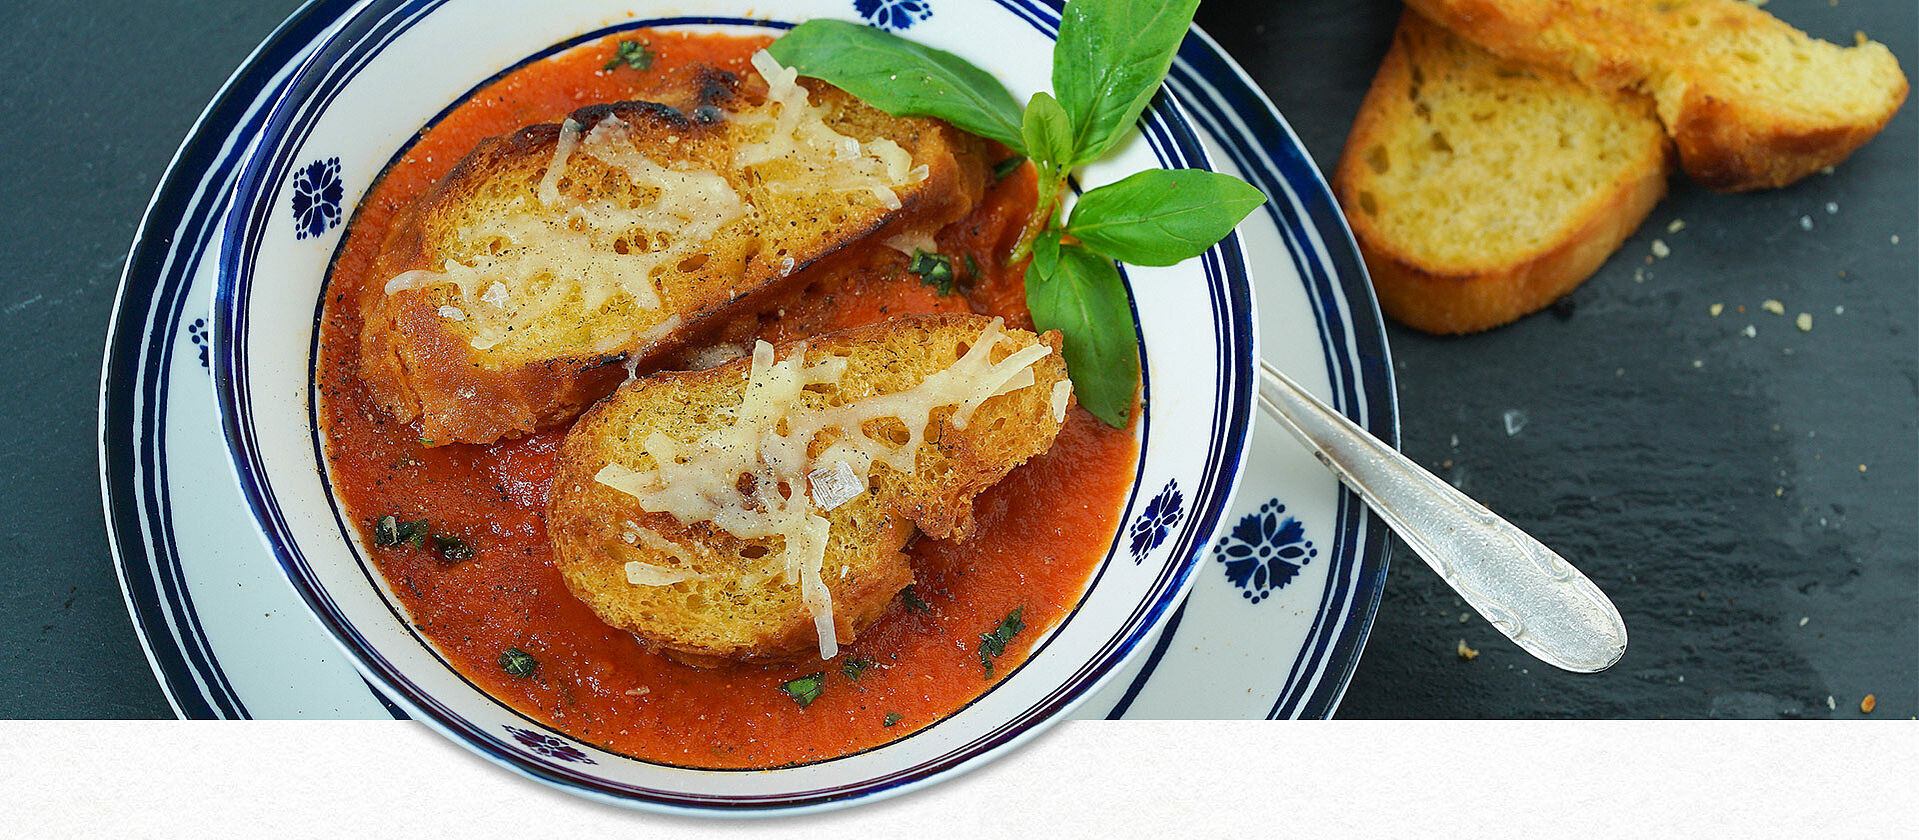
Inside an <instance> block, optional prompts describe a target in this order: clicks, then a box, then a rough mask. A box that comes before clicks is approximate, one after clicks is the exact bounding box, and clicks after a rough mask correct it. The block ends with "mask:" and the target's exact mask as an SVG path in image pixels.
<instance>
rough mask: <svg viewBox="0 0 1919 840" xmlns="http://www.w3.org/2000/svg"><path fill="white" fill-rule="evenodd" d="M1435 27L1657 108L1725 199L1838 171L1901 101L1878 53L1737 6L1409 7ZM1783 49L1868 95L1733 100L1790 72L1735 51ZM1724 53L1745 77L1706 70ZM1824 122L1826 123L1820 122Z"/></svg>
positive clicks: (1554, 0)
mask: <svg viewBox="0 0 1919 840" xmlns="http://www.w3.org/2000/svg"><path fill="white" fill-rule="evenodd" d="M1407 5H1408V6H1409V7H1411V8H1413V9H1415V10H1417V11H1418V12H1419V13H1421V14H1423V15H1425V16H1426V17H1427V18H1429V19H1431V20H1432V21H1434V22H1436V23H1438V24H1440V25H1442V26H1444V27H1446V28H1448V29H1450V30H1452V31H1454V32H1456V33H1458V34H1459V35H1461V36H1462V37H1465V38H1467V39H1468V40H1471V41H1473V42H1475V43H1477V44H1479V45H1480V46H1482V47H1484V48H1486V49H1488V50H1491V51H1492V52H1494V53H1497V54H1499V55H1502V56H1506V57H1508V58H1513V59H1518V60H1521V61H1525V62H1528V63H1531V64H1536V65H1539V66H1542V67H1552V68H1555V69H1558V70H1561V71H1562V72H1567V73H1571V74H1572V75H1574V76H1575V77H1577V78H1578V79H1579V80H1580V81H1582V82H1585V83H1586V84H1589V85H1592V86H1594V87H1596V88H1600V89H1606V90H1638V91H1643V92H1646V93H1649V94H1651V95H1653V96H1654V97H1655V98H1656V99H1657V100H1658V105H1659V115H1660V119H1661V120H1662V121H1663V122H1664V123H1665V126H1666V131H1667V133H1668V134H1669V135H1670V136H1671V137H1672V138H1673V140H1674V142H1675V144H1676V145H1677V147H1678V150H1679V159H1680V162H1681V165H1682V166H1683V167H1684V168H1685V170H1686V174H1688V175H1690V176H1691V177H1692V178H1693V179H1694V180H1695V181H1698V182H1699V183H1700V184H1701V185H1702V186H1705V187H1707V188H1709V189H1713V190H1719V191H1722V192H1742V191H1747V190H1756V189H1765V188H1771V187H1780V186H1784V185H1786V184H1790V183H1792V182H1794V181H1797V180H1799V179H1800V178H1804V177H1805V176H1807V175H1810V174H1812V173H1814V172H1818V171H1820V170H1822V169H1824V168H1826V167H1829V166H1833V165H1836V164H1838V163H1839V162H1841V161H1843V160H1845V159H1846V158H1847V157H1848V156H1850V155H1851V154H1852V152H1853V151H1854V150H1856V149H1858V148H1859V147H1860V146H1862V145H1864V144H1865V143H1866V142H1867V141H1868V140H1871V139H1872V138H1873V137H1874V136H1876V135H1877V134H1878V133H1879V131H1880V130H1881V129H1883V128H1885V126H1886V123H1887V121H1889V120H1890V119H1891V118H1892V115H1893V114H1894V113H1895V112H1897V111H1898V109H1899V107H1900V106H1901V105H1902V104H1903V103H1904V102H1905V99H1906V95H1907V93H1908V91H1909V89H1910V85H1909V84H1908V82H1907V80H1906V77H1905V75H1904V73H1903V72H1901V71H1900V69H1899V63H1898V61H1897V60H1896V59H1895V58H1893V56H1892V54H1891V53H1890V52H1888V51H1887V50H1886V48H1885V47H1884V46H1883V45H1880V44H1877V43H1871V42H1866V43H1862V44H1860V45H1858V46H1856V47H1851V48H1839V47H1834V46H1833V45H1831V44H1827V43H1825V42H1822V41H1817V40H1815V39H1812V38H1810V37H1809V36H1807V35H1806V34H1805V33H1804V32H1801V31H1799V30H1797V29H1795V28H1793V27H1791V26H1790V25H1787V24H1786V23H1784V22H1782V21H1780V20H1779V19H1777V18H1775V17H1773V16H1772V15H1770V14H1768V13H1767V12H1765V11H1763V10H1761V9H1758V8H1755V7H1754V6H1753V5H1751V4H1749V3H1742V2H1738V0H1683V2H1681V1H1679V0H1407ZM1755 38H1758V39H1772V40H1774V41H1776V42H1779V43H1789V44H1792V45H1793V49H1796V50H1810V51H1812V52H1813V53H1815V54H1819V55H1824V56H1826V57H1836V56H1840V55H1843V56H1844V57H1843V58H1836V59H1835V60H1837V61H1840V62H1842V63H1843V65H1844V66H1843V67H1841V68H1836V69H1838V70H1839V71H1841V72H1839V73H1836V74H1834V75H1843V76H1844V79H1843V83H1844V84H1846V85H1849V86H1858V87H1860V88H1862V89H1871V90H1873V91H1875V92H1876V95H1866V96H1863V97H1862V98H1861V100H1860V102H1859V103H1858V106H1857V107H1851V108H1846V109H1842V110H1843V111H1844V113H1830V112H1829V111H1830V109H1824V108H1821V107H1820V105H1821V104H1822V103H1821V99H1822V98H1823V97H1824V96H1826V95H1827V93H1828V88H1827V86H1826V85H1827V84H1840V83H1841V81H1842V80H1840V79H1836V78H1831V77H1824V76H1822V77H1821V79H1820V82H1819V83H1818V84H1800V85H1797V86H1793V85H1792V84H1790V83H1788V85H1787V86H1788V87H1790V88H1791V89H1790V90H1789V91H1787V92H1786V93H1783V94H1781V95H1779V96H1777V97H1773V98H1768V97H1764V96H1759V95H1756V94H1751V93H1744V92H1742V90H1741V88H1742V82H1741V80H1739V79H1736V78H1734V76H1735V75H1736V74H1737V73H1740V72H1746V73H1751V74H1754V75H1765V74H1770V75H1772V76H1774V77H1775V79H1779V78H1784V77H1785V76H1786V75H1787V74H1788V73H1789V72H1790V70H1791V68H1788V67H1785V66H1783V63H1782V62H1780V61H1778V60H1776V59H1774V58H1773V57H1772V56H1771V55H1769V54H1762V53H1760V52H1758V51H1756V50H1741V49H1739V48H1738V45H1739V44H1744V43H1748V42H1750V40H1751V39H1755ZM1728 50H1730V51H1732V52H1734V53H1739V54H1743V55H1747V56H1748V57H1750V58H1751V60H1752V62H1753V63H1752V66H1751V67H1750V68H1749V69H1746V68H1743V67H1733V68H1730V69H1729V68H1728V67H1726V66H1725V65H1723V64H1714V63H1713V62H1712V61H1711V60H1709V56H1711V55H1713V54H1715V53H1722V52H1726V51H1728ZM1821 111H1827V113H1818V112H1821Z"/></svg>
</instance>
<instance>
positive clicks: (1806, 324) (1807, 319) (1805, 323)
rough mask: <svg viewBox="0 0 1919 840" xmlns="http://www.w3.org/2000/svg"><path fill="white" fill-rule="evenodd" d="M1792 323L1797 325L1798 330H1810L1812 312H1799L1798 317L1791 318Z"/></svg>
mask: <svg viewBox="0 0 1919 840" xmlns="http://www.w3.org/2000/svg"><path fill="white" fill-rule="evenodd" d="M1793 324H1795V325H1797V326H1798V327H1799V331H1800V332H1812V313H1810V312H1801V313H1799V317H1798V318H1795V319H1793Z"/></svg>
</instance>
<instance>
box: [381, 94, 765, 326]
mask: <svg viewBox="0 0 1919 840" xmlns="http://www.w3.org/2000/svg"><path fill="white" fill-rule="evenodd" d="M574 155H584V156H588V157H593V158H597V159H598V160H600V161H602V162H604V163H606V164H607V165H608V166H611V167H613V168H615V169H618V170H620V171H622V172H624V173H625V174H626V177H627V180H628V181H629V183H630V184H631V186H632V187H633V188H634V192H635V193H636V194H639V195H642V196H651V197H652V198H651V200H650V201H643V202H640V203H639V204H638V205H637V206H634V207H628V206H627V204H628V200H627V197H625V196H621V197H613V198H598V199H593V200H586V201H568V200H567V199H566V198H564V197H563V196H562V195H561V194H560V187H559V185H560V181H561V180H562V179H563V177H564V175H565V172H566V166H567V162H568V161H569V160H570V159H571V158H572V157H573V156H574ZM535 194H536V198H537V206H533V207H522V208H520V212H513V213H502V214H492V215H487V216H485V217H483V218H482V219H481V220H480V221H479V222H477V223H475V224H472V225H470V226H467V227H463V228H461V229H460V230H459V231H458V236H459V239H460V240H461V241H463V242H469V243H493V245H492V246H491V247H486V248H481V249H479V253H477V254H476V255H474V256H473V257H472V258H471V261H470V264H469V263H462V262H460V261H459V260H454V259H448V260H446V261H445V262H444V263H443V265H442V266H441V267H440V270H438V271H433V270H415V271H408V272H405V273H402V274H400V275H399V276H396V277H394V278H393V279H391V280H389V281H387V284H386V292H387V294H392V293H394V292H397V291H400V290H402V289H413V288H422V287H427V286H435V285H440V284H446V283H451V284H452V285H454V286H455V287H457V289H458V292H459V295H460V297H461V298H462V299H463V301H464V303H465V306H464V308H463V311H464V312H465V314H467V315H470V316H473V321H474V322H473V324H472V327H473V329H472V338H471V339H470V343H471V344H472V346H473V347H474V348H475V349H478V350H485V349H488V348H491V347H493V346H495V345H498V344H499V343H500V342H502V341H504V340H506V338H507V337H508V336H509V334H511V333H512V332H513V331H514V330H515V329H525V328H526V327H527V326H528V325H530V324H534V323H537V322H540V321H542V320H543V319H546V318H547V317H548V316H551V315H553V314H554V313H555V312H556V311H561V310H566V311H578V312H592V311H596V310H598V309H600V308H601V307H603V306H606V305H607V304H608V302H610V301H615V300H616V299H625V300H628V301H630V302H631V305H632V306H634V307H637V308H639V309H642V310H647V311H653V310H657V309H659V308H660V295H659V284H660V282H661V281H662V280H663V279H665V278H667V277H668V276H669V274H670V273H671V272H672V271H673V270H675V266H677V265H678V264H679V263H680V262H681V261H683V260H685V259H687V258H689V257H693V256H696V255H699V254H702V253H703V249H704V246H705V245H706V243H707V242H708V241H709V240H711V239H712V238H713V236H714V235H715V234H717V233H719V232H720V231H721V230H722V229H723V228H725V227H726V226H728V225H730V224H733V223H734V222H736V221H738V220H740V219H742V218H745V217H746V216H747V215H748V214H749V212H750V208H749V207H748V205H747V204H746V202H745V201H744V200H742V199H741V198H740V195H739V193H738V192H736V191H735V190H734V189H733V187H732V186H731V185H730V184H728V183H727V181H726V179H725V178H723V177H721V176H720V175H719V174H718V173H714V172H698V171H682V170H677V169H671V168H668V167H666V166H663V165H661V164H660V163H659V162H657V161H655V160H653V159H652V158H650V157H648V156H647V155H646V154H645V153H644V152H641V151H640V149H639V147H638V146H637V145H635V144H634V142H633V129H632V127H631V126H629V125H627V124H626V123H625V122H624V121H622V120H621V119H620V118H619V117H617V116H613V115H608V116H607V117H606V119H604V120H601V121H600V122H599V123H597V124H595V125H594V126H593V127H592V128H591V129H590V130H584V132H583V130H582V126H581V125H580V124H579V123H577V122H575V121H573V120H570V119H569V120H567V121H566V122H565V123H563V124H561V126H560V137H559V141H558V142H557V143H556V144H555V148H554V151H553V158H552V160H551V161H550V162H549V163H548V164H547V167H546V171H545V173H544V174H543V175H542V176H541V178H540V182H539V185H538V188H537V189H536V191H535ZM556 211H557V212H556ZM634 237H641V238H643V239H644V241H646V242H647V243H648V245H649V246H652V247H649V248H647V249H638V248H616V247H615V245H616V243H617V242H618V241H619V240H622V239H632V238H634ZM509 287H510V288H511V289H514V290H518V294H517V295H515V294H513V293H511V292H510V291H509ZM482 290H484V291H482ZM636 337H639V335H637V334H635V335H623V336H608V337H606V338H604V339H602V341H600V342H599V344H601V345H602V347H600V348H596V349H606V348H607V347H617V346H619V345H622V344H624V343H625V342H627V341H630V340H632V339H634V338H636Z"/></svg>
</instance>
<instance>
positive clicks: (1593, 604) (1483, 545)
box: [1259, 360, 1626, 674]
mask: <svg viewBox="0 0 1919 840" xmlns="http://www.w3.org/2000/svg"><path fill="white" fill-rule="evenodd" d="M1259 365H1260V382H1259V402H1260V405H1261V407H1263V408H1264V409H1266V413H1268V414H1271V415H1272V416H1273V418H1274V419H1276V420H1278V421H1279V422H1280V425H1282V426H1285V427H1286V428H1287V430H1289V431H1291V432H1292V433H1293V436H1294V437H1297V438H1299V441H1300V443H1302V444H1305V446H1306V448H1307V449H1308V450H1311V451H1312V453H1313V455H1314V456H1316V457H1318V458H1319V461H1320V463H1322V464H1325V465H1326V468H1327V469H1329V470H1332V472H1333V474H1334V475H1336V476H1338V477H1339V480H1340V481H1341V482H1342V483H1344V484H1345V485H1346V486H1347V487H1349V488H1351V489H1352V491H1353V492H1354V493H1357V494H1359V497H1360V498H1361V499H1363V500H1365V502H1366V505H1367V506H1368V507H1370V508H1372V509H1373V512H1374V513H1377V514H1379V516H1380V518H1382V519H1384V520H1386V524H1387V525H1389V526H1391V527H1392V529H1393V532H1394V533H1396V534H1398V535H1399V537H1400V539H1402V540H1405V541H1406V544H1407V545H1409V546H1411V547H1412V549H1413V551H1414V553H1416V554H1418V555H1419V557H1420V559H1422V560H1425V561H1426V565H1428V566H1431V567H1432V568H1433V571H1435V572H1438V573H1439V576H1440V578H1442V579H1444V580H1445V581H1446V583H1447V584H1448V585H1450V586H1451V587H1452V588H1453V589H1454V590H1456V591H1457V592H1458V593H1459V594H1460V597H1462V598H1464V599H1466V602H1467V603H1469V604H1471V605H1472V607H1473V609H1475V610H1478V611H1479V614H1480V615H1483V616H1485V617H1486V620H1487V621H1490V622H1492V625H1493V627H1495V628H1497V629H1498V630H1499V632H1501V633H1504V634H1506V637H1507V638H1509V639H1512V640H1513V642H1515V643H1516V644H1518V645H1519V646H1520V647H1521V648H1523V649H1524V650H1525V651H1526V652H1527V653H1530V654H1532V655H1533V656H1536V657H1539V659H1540V660H1541V661H1544V662H1547V663H1549V664H1552V665H1555V666H1557V667H1560V668H1564V669H1566V670H1568V671H1574V672H1578V673H1582V674H1589V673H1593V672H1595V671H1603V670H1605V669H1607V668H1609V667H1611V666H1612V664H1613V663H1615V662H1618V661H1619V657H1620V656H1622V655H1624V654H1625V652H1626V623H1625V622H1624V621H1623V620H1622V619H1620V617H1619V610H1618V609H1617V608H1615V607H1614V606H1613V604H1612V601H1611V600H1609V599H1607V597H1606V594H1605V593H1604V592H1601V591H1599V587H1597V586H1595V585H1593V582H1592V581H1591V580H1589V579H1587V577H1586V576H1585V575H1584V574H1581V573H1580V571H1579V570H1578V569H1575V568H1573V567H1572V564H1570V563H1567V562H1566V560H1565V559H1564V558H1562V557H1560V556H1559V555H1558V554H1556V553H1554V552H1553V550H1552V549H1550V548H1547V547H1546V546H1545V545H1543V544H1541V543H1540V542H1539V541H1538V540H1536V539H1533V538H1532V537H1531V536H1529V535H1528V534H1526V532H1524V531H1521V530H1519V529H1518V528H1516V527H1514V526H1513V524H1512V523H1510V522H1507V521H1506V520H1504V519H1501V518H1499V517H1498V516H1496V515H1494V514H1493V512H1492V511H1490V510H1487V509H1486V507H1485V506H1484V505H1482V504H1480V503H1478V502H1476V501H1473V500H1472V499H1471V498H1470V497H1468V496H1467V495H1466V494H1464V493H1461V492H1459V490H1458V489H1456V488H1454V487H1453V486H1452V485H1451V484H1447V483H1446V482H1445V481H1443V480H1441V479H1440V478H1439V477H1438V476H1435V475H1433V474H1432V473H1430V472H1427V471H1426V470H1425V469H1424V468H1422V467H1420V466H1419V465H1418V464H1416V463H1413V461H1412V460H1411V459H1409V458H1407V457H1406V456H1404V455H1401V454H1399V453H1398V452H1396V451H1394V450H1393V448H1392V447H1390V446H1387V445H1386V444H1385V443H1384V442H1382V441H1380V439H1379V438H1376V437H1373V436H1372V434H1371V433H1369V432H1367V431H1366V430H1365V429H1362V428H1360V427H1359V426H1358V425H1357V424H1355V423H1353V422H1352V421H1351V420H1348V419H1346V417H1345V416H1343V415H1341V414H1340V413H1339V412H1336V411H1334V410H1332V409H1331V408H1328V407H1327V406H1326V404H1325V403H1322V402H1320V401H1319V400H1318V399H1316V398H1315V397H1313V395H1311V394H1308V393H1306V390H1305V389H1304V388H1301V387H1300V386H1299V384H1298V383H1296V382H1294V381H1292V380H1291V379H1288V378H1287V377H1286V375H1285V374H1282V373H1280V372H1279V371H1278V370H1276V369H1274V368H1273V366H1272V365H1271V364H1268V363H1267V362H1266V361H1265V360H1261V361H1260V363H1259Z"/></svg>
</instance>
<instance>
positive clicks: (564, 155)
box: [361, 52, 987, 444]
mask: <svg viewBox="0 0 1919 840" xmlns="http://www.w3.org/2000/svg"><path fill="white" fill-rule="evenodd" d="M754 61H755V65H756V66H757V67H758V68H759V69H760V70H761V72H762V74H763V76H761V77H753V78H750V79H748V80H746V81H744V82H743V81H742V80H740V79H739V78H737V77H735V76H733V75H732V74H730V73H725V72H722V71H719V70H716V69H712V68H701V70H700V71H699V72H693V73H689V74H687V75H686V76H684V77H683V78H682V79H681V80H680V84H678V85H677V86H676V87H675V88H674V89H673V90H672V91H669V93H668V94H667V95H663V96H661V97H659V98H662V99H668V100H670V101H667V102H622V103H616V104H611V105H595V106H590V107H586V108H582V109H580V110H578V111H575V112H574V113H573V114H572V115H571V116H570V117H569V118H568V119H567V120H566V121H564V122H563V123H561V124H558V125H553V124H546V125H536V126H532V127H530V128H527V129H523V130H521V131H518V132H515V133H513V134H510V135H506V136H503V137H497V138H493V139H490V140H487V141H484V142H482V143H480V144H479V146H478V147H477V148H475V149H474V150H473V151H472V152H471V153H470V154H468V155H467V156H466V158H465V159H463V160H462V161H461V162H460V163H459V164H458V165H457V166H455V167H454V168H453V170H452V171H451V172H449V173H448V174H447V176H446V177H445V178H443V179H442V180H441V181H440V182H439V183H438V184H436V185H435V186H434V187H433V188H432V189H431V190H430V191H429V192H428V193H427V195H426V196H425V197H424V198H423V199H422V200H421V202H420V203H419V204H418V205H417V206H416V207H414V208H413V210H412V212H411V213H410V214H409V215H407V216H406V217H404V218H402V219H401V220H399V221H398V223H397V224H396V226H395V228H394V230H393V232H392V233H391V234H390V235H389V237H388V240H387V242H386V243H384V247H383V249H382V252H381V254H380V255H379V258H378V259H377V261H376V263H375V267H374V277H375V278H376V280H375V282H374V283H371V284H369V287H368V288H367V289H366V290H365V292H364V297H363V298H362V301H361V303H362V306H361V311H362V313H363V315H364V318H365V326H364V329H363V332H362V337H361V370H362V375H363V377H364V378H365V379H366V380H367V382H368V384H369V385H370V386H371V388H372V390H373V393H374V395H375V397H376V398H377V399H379V400H380V402H381V403H382V404H384V405H385V406H387V407H388V408H389V409H390V410H391V411H392V412H393V414H394V415H395V416H396V417H398V418H399V419H401V420H402V421H407V420H412V419H414V418H416V417H417V418H420V421H421V432H422V437H424V438H426V439H427V440H428V441H430V442H431V443H432V444H440V443H449V442H466V443H488V442H491V441H494V440H498V439H501V438H505V437H517V436H520V435H524V434H527V433H530V432H533V431H535V430H538V429H542V428H547V427H551V426H554V425H557V424H560V423H564V422H566V421H568V420H571V419H572V418H573V417H574V416H576V415H577V414H578V413H579V412H580V411H583V410H584V409H585V407H586V406H588V405H590V404H591V403H592V402H593V401H594V400H596V399H598V398H599V397H601V396H604V395H605V394H606V393H607V392H608V391H610V390H612V389H613V388H614V387H615V386H616V385H618V384H619V383H620V382H621V381H622V380H624V378H625V377H626V372H627V370H630V369H632V368H633V367H634V366H636V365H642V364H646V363H647V362H649V361H650V360H652V359H655V358H658V357H659V356H661V355H662V354H663V353H666V352H668V351H671V350H673V349H675V348H676V347H677V346H678V345H680V344H682V343H684V342H685V341H686V340H688V339H689V338H690V337H692V336H695V335H697V333H698V331H699V328H700V327H701V326H702V324H703V322H705V321H707V320H708V319H710V318H712V317H713V316H715V315H716V314H718V313H720V312H723V311H738V310H741V309H750V308H752V307H754V306H755V305H756V304H757V303H758V302H760V301H763V300H764V299H766V298H768V297H771V296H772V295H773V294H775V293H776V292H778V291H779V290H782V289H785V288H788V287H790V286H792V285H793V284H796V283H802V282H804V280H805V278H804V276H803V274H804V271H805V269H807V267H808V266H810V265H814V264H815V263H817V262H818V261H819V260H821V259H822V258H823V257H826V256H828V255H830V254H833V253H835V252H837V251H839V250H841V249H844V248H846V247H847V246H848V245H849V244H851V243H854V242H857V241H860V240H862V239H864V238H867V237H874V236H878V237H887V236H891V235H897V234H901V233H912V234H928V233H931V232H932V231H935V230H937V229H938V228H940V227H941V226H943V225H945V224H947V223H949V222H951V221H954V220H956V219H958V218H960V217H961V216H963V215H965V214H966V213H967V212H968V211H969V210H970V209H971V208H972V207H973V205H974V204H976V203H977V202H978V201H979V198H980V195H981V194H982V192H983V190H984V188H985V183H986V180H987V170H986V165H985V163H984V162H983V160H982V158H981V152H982V147H981V141H979V140H977V139H976V138H972V137H970V136H968V135H964V134H961V133H960V132H958V131H956V130H954V129H953V128H951V127H949V126H947V125H945V124H944V123H940V122H937V121H934V120H925V119H902V118H896V117H891V116H888V115H886V114H884V113H882V112H880V111H878V110H876V109H874V108H871V107H868V106H866V105H864V104H862V103H860V102H859V101H857V100H856V99H854V98H852V97H851V96H850V95H848V94H846V93H844V92H842V91H840V90H838V89H836V88H832V87H830V86H826V85H824V84H820V83H816V82H813V81H811V80H808V81H806V82H804V83H801V82H799V81H798V80H797V79H796V77H795V76H794V74H793V72H792V71H791V70H790V69H787V68H783V67H780V66H779V65H778V64H777V63H773V62H772V59H770V58H768V57H766V55H765V53H764V52H761V53H759V54H758V55H756V56H755V58H754ZM622 362H624V363H625V365H624V369H623V366H622V365H621V363H622Z"/></svg>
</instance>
